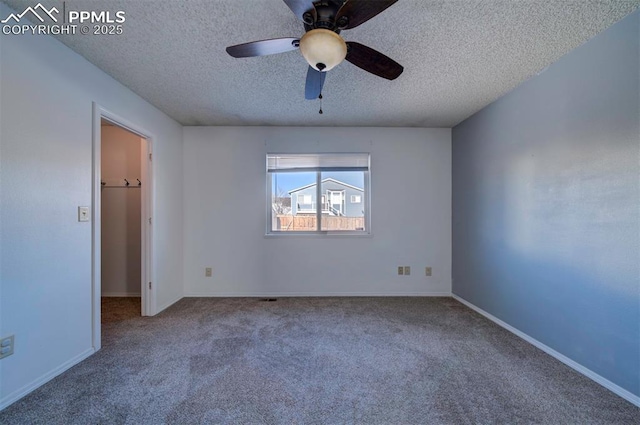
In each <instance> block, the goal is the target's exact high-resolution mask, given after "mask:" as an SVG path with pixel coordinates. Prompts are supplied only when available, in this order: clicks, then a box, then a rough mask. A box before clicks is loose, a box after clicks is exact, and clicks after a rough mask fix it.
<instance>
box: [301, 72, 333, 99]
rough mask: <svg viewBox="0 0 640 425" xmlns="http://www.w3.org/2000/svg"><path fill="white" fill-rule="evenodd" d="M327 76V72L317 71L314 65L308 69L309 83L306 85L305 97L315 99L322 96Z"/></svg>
mask: <svg viewBox="0 0 640 425" xmlns="http://www.w3.org/2000/svg"><path fill="white" fill-rule="evenodd" d="M325 78H327V73H326V72H320V71H316V70H315V69H313V68H312V67H309V70H308V71H307V83H306V84H305V87H304V97H305V99H307V100H314V99H317V98H318V96H320V94H321V93H322V86H324V79H325Z"/></svg>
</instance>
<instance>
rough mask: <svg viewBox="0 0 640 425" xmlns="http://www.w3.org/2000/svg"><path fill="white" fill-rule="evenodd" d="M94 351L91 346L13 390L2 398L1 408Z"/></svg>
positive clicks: (0, 401)
mask: <svg viewBox="0 0 640 425" xmlns="http://www.w3.org/2000/svg"><path fill="white" fill-rule="evenodd" d="M94 352H95V350H94V349H93V348H90V349H88V350H86V351H83V352H82V353H80V354H78V355H77V356H75V357H74V358H72V359H71V360H68V361H66V362H64V363H62V364H61V365H60V366H58V367H57V368H55V369H53V370H52V371H50V372H47V373H45V374H44V375H42V376H41V377H39V378H37V379H36V380H34V381H32V382H30V383H29V384H27V385H25V386H24V387H22V388H20V389H18V390H17V391H14V392H12V393H11V394H9V395H8V396H6V397H3V398H2V400H0V410H3V409H4V408H6V407H8V406H10V405H11V404H13V403H15V402H16V401H18V400H20V399H21V398H22V397H24V396H26V395H27V394H29V393H30V392H31V391H33V390H35V389H36V388H38V387H40V386H42V385H44V384H46V383H47V382H49V381H50V380H52V379H53V378H55V377H56V376H58V375H60V374H61V373H63V372H65V371H66V370H67V369H69V368H71V367H73V366H75V365H77V364H78V363H80V362H81V361H83V360H84V359H86V358H87V357H89V356H90V355H92V354H93V353H94Z"/></svg>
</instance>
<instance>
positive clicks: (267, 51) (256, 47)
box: [227, 37, 300, 58]
mask: <svg viewBox="0 0 640 425" xmlns="http://www.w3.org/2000/svg"><path fill="white" fill-rule="evenodd" d="M299 42H300V39H299V38H293V37H288V38H272V39H270V40H260V41H252V42H250V43H244V44H237V45H235V46H229V47H227V53H229V54H230V55H231V56H233V57H234V58H249V57H253V56H265V55H273V54H276V53H284V52H288V51H290V50H296V49H297V48H298V46H299V45H300V43H299Z"/></svg>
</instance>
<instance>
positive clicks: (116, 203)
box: [100, 119, 144, 323]
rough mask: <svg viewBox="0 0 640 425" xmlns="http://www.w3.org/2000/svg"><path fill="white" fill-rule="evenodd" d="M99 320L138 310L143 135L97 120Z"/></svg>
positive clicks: (140, 258)
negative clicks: (98, 153) (99, 251)
mask: <svg viewBox="0 0 640 425" xmlns="http://www.w3.org/2000/svg"><path fill="white" fill-rule="evenodd" d="M100 128H101V138H100V139H101V146H100V151H101V152H100V204H101V205H100V217H101V222H100V230H101V233H102V238H101V264H102V267H101V275H100V282H101V287H100V290H101V297H102V306H101V309H102V322H103V323H107V322H113V321H116V320H125V319H126V318H127V317H130V316H132V315H133V316H141V315H142V286H141V285H142V283H141V282H142V223H141V221H142V190H141V189H142V184H143V183H142V174H141V171H142V170H141V168H142V167H141V160H142V145H143V143H144V139H143V138H141V137H140V136H138V135H137V134H134V133H131V132H130V131H128V130H125V129H124V128H122V127H119V126H117V125H115V124H113V123H111V122H109V121H107V120H105V119H102V120H101V122H100Z"/></svg>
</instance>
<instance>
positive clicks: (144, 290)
mask: <svg viewBox="0 0 640 425" xmlns="http://www.w3.org/2000/svg"><path fill="white" fill-rule="evenodd" d="M92 113H93V117H92V118H93V122H92V125H93V128H92V130H93V142H92V150H93V152H92V188H91V192H92V198H93V202H92V211H91V223H92V225H91V255H92V259H91V275H92V276H91V300H92V302H91V306H92V314H91V322H92V323H91V328H92V338H91V340H92V345H93V349H94V350H95V351H98V350H99V349H100V347H101V346H102V335H101V288H102V283H101V270H102V268H101V266H102V258H101V255H102V248H101V243H102V238H101V226H102V223H101V220H102V217H101V207H102V201H101V199H100V198H101V196H100V194H101V184H100V181H101V165H100V161H101V148H102V126H101V122H102V120H103V119H104V120H106V121H109V122H110V123H112V124H113V125H116V126H118V127H120V128H123V129H125V130H127V131H129V132H131V133H134V134H136V135H137V136H139V137H140V138H141V139H142V143H141V154H142V155H141V159H140V163H141V169H140V177H141V178H142V179H143V180H142V186H141V188H140V190H141V194H140V201H141V202H140V207H141V208H140V210H141V211H140V220H141V226H140V228H141V256H140V257H141V258H140V262H141V264H140V270H141V281H140V295H141V298H142V300H141V310H142V315H143V316H153V315H155V314H156V311H157V309H156V295H155V292H156V291H155V290H154V289H155V288H153V289H151V288H152V285H151V282H153V271H154V267H153V250H152V248H153V228H152V226H151V223H152V217H153V215H154V214H153V213H154V196H153V192H154V180H153V175H154V173H153V161H152V151H153V144H154V140H155V136H154V135H153V134H151V133H150V132H148V131H147V130H145V129H144V128H142V127H140V126H139V125H137V124H134V123H132V122H130V121H128V120H126V119H124V118H122V117H121V116H119V115H116V114H114V113H113V112H111V111H109V110H107V109H105V108H103V107H102V106H100V105H99V104H97V103H95V102H93V105H92Z"/></svg>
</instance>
